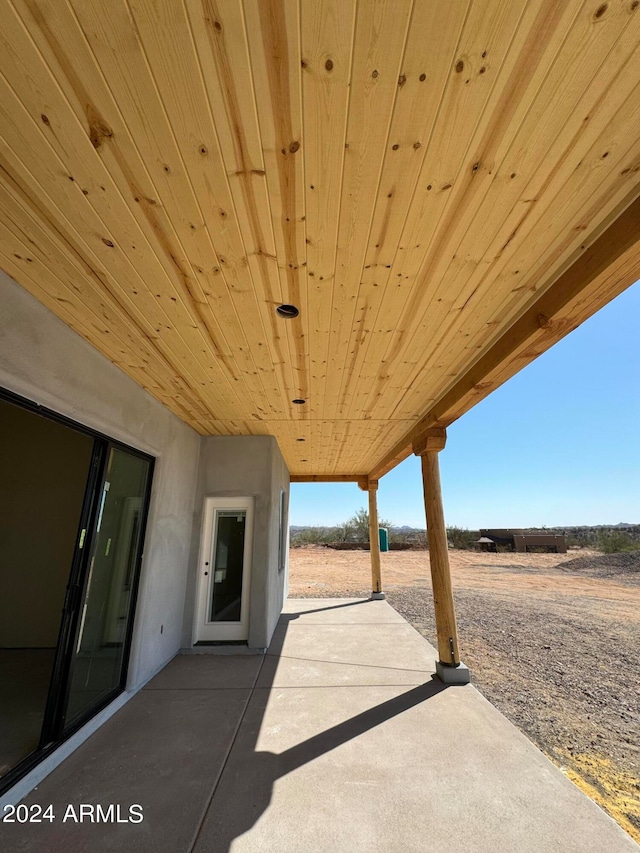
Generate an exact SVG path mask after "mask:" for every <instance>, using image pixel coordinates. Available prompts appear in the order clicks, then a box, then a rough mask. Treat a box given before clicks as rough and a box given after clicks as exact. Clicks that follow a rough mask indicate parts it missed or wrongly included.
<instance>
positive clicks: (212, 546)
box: [194, 498, 253, 643]
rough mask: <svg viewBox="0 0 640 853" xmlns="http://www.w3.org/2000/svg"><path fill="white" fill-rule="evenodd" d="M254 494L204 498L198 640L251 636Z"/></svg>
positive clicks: (199, 569)
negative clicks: (250, 599) (250, 594)
mask: <svg viewBox="0 0 640 853" xmlns="http://www.w3.org/2000/svg"><path fill="white" fill-rule="evenodd" d="M252 539H253V498H205V502H204V527H203V531H202V544H201V547H200V559H199V564H198V572H199V578H198V603H197V618H196V630H195V638H194V639H195V642H203V643H211V642H216V641H224V640H247V639H248V637H249V581H250V575H251V542H252Z"/></svg>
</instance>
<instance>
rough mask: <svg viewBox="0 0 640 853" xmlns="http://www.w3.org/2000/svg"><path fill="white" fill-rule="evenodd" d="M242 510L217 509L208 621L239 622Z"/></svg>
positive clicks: (242, 548)
mask: <svg viewBox="0 0 640 853" xmlns="http://www.w3.org/2000/svg"><path fill="white" fill-rule="evenodd" d="M246 520H247V513H246V510H236V511H230V510H218V511H217V512H216V535H215V539H214V550H213V555H212V556H213V560H212V564H213V583H212V584H211V587H212V595H211V610H210V618H209V621H210V622H239V621H240V615H241V605H242V577H243V567H244V535H245V526H246Z"/></svg>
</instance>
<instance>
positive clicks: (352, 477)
mask: <svg viewBox="0 0 640 853" xmlns="http://www.w3.org/2000/svg"><path fill="white" fill-rule="evenodd" d="M363 479H364V480H365V481H366V480H367V475H366V474H291V476H290V477H289V480H290V482H291V483H360V482H362V481H363Z"/></svg>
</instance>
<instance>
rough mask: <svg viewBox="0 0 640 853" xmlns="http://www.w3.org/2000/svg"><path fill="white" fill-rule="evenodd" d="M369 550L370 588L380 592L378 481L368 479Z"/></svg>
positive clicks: (374, 591)
mask: <svg viewBox="0 0 640 853" xmlns="http://www.w3.org/2000/svg"><path fill="white" fill-rule="evenodd" d="M368 491H369V551H370V553H371V589H372V591H373V593H374V595H375V594H376V593H381V592H382V576H381V571H380V534H379V532H378V481H377V480H370V481H369V489H368Z"/></svg>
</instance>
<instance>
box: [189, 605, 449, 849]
mask: <svg viewBox="0 0 640 853" xmlns="http://www.w3.org/2000/svg"><path fill="white" fill-rule="evenodd" d="M369 602H370V599H363V600H360V601H356V602H347V603H345V604H337V605H331V606H328V607H320V608H317V609H314V610H307V611H303V612H300V613H284V614H282V616H281V617H280V620H279V622H278V626H277V628H276V633H275V635H274V640H273V641H272V645H271V646H270V647H269V650H268V652H267V656H269V657H274V656H275V657H279V656H280V655H281V653H282V649H283V646H284V642H285V638H286V633H287V629H288V626H289V624H290V623H291V622H294V621H295V620H296V619H298V618H299V617H300V616H303V615H305V614H306V613H316V612H322V611H324V610H335V609H339V608H343V607H354V606H357V605H361V604H368V603H369ZM283 626H284V630H282V627H283ZM275 672H276V668H275V667H274V668H273V673H274V674H275ZM257 680H258V679H256V683H257ZM272 688H273V684H272V683H271V684H265V683H264V679H262V683H261V686H260V691H264V694H265V698H264V702H263V704H262V709H261V710H262V713H264V710H265V709H266V706H267V701H268V695H269V693H270V691H271V690H272ZM446 689H447V685H445V684H443V683H442V682H441V681H439V680H438V679H437V678H436V677H435V676H432V680H431V681H429V682H427V683H425V684H421V685H419V686H417V687H414V688H412V689H410V690H408V691H407V692H406V693H403V694H402V695H400V696H396V697H394V698H393V699H389V700H388V701H386V702H382V703H381V704H379V705H376V706H375V707H373V708H369V709H368V710H366V711H364V712H362V713H361V714H357V715H356V716H354V717H352V718H351V719H349V720H345V721H344V722H343V723H340V724H338V725H336V726H333V727H331V728H329V729H327V730H326V731H323V732H320V733H319V734H317V735H315V736H313V737H311V738H309V739H307V740H305V741H303V742H302V743H299V744H297V745H296V746H294V747H292V748H290V749H287V750H285V751H284V752H282V753H279V754H276V753H272V752H260V751H257V750H256V749H255V746H256V743H257V740H258V737H259V734H260V726H261V722H262V717H261V716H260V717H257V718H256V717H255V716H254V715H253V714H252V715H251V720H250V722H249V721H247V722H248V723H249V724H248V725H243V723H245V720H246V718H247V712H245V715H244V717H243V720H242V721H241V723H240V726H239V728H238V732H237V734H236V737H235V739H234V741H233V743H232V745H231V748H230V750H229V753H228V755H227V759H226V761H225V765H224V767H223V769H222V772H221V774H220V777H219V779H218V782H217V784H216V786H215V788H214V791H213V794H212V796H211V798H210V800H209V803H208V806H207V809H206V811H205V814H204V816H203V819H202V821H201V823H200V826H199V827H198V830H197V833H196V835H195V838H194V842H193V845H192V847H191V850H193V851H195V853H199V851H216V853H227V851H229V850H230V849H231V845H232V843H233V841H234V839H236V838H238V837H239V836H241V835H243V834H244V833H246V832H248V831H249V830H250V829H251V828H252V827H253V826H254V825H255V824H256V822H257V821H258V820H259V818H260V817H261V816H262V815H263V814H264V812H265V811H266V810H267V808H268V807H269V805H270V803H271V798H272V794H273V788H274V784H275V782H276V781H277V780H278V779H281V778H282V777H283V776H286V775H287V774H289V773H292V772H293V771H295V770H296V769H298V768H299V767H301V766H303V765H304V764H307V763H309V762H311V761H313V760H314V759H316V758H318V757H320V756H321V755H324V754H326V753H328V752H330V751H331V750H334V749H336V748H338V747H339V746H342V745H343V744H345V743H347V742H348V741H350V740H353V739H354V738H357V737H358V736H359V735H362V734H363V733H364V732H367V731H369V730H370V729H373V728H375V727H376V726H379V725H381V724H382V723H384V722H386V721H387V720H390V719H392V718H393V717H395V716H397V715H398V714H402V713H404V712H405V711H407V710H409V709H410V708H413V707H414V706H416V705H419V704H420V703H422V702H425V701H426V700H427V699H430V698H431V697H432V696H435V695H437V694H438V693H441V692H442V691H443V690H446ZM255 698H256V691H255V686H254V690H253V691H252V698H251V700H250V703H249V705H253V708H252V709H251V710H252V711H255V710H256V703H255V701H254V700H255ZM247 710H248V709H247ZM221 791H224V802H225V804H228V803H232V804H233V808H231V809H225V810H224V811H221V810H220V811H219V810H218V809H217V808H216V794H217V793H218V792H221ZM321 796H322V792H321V791H318V797H321ZM201 842H202V843H201Z"/></svg>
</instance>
